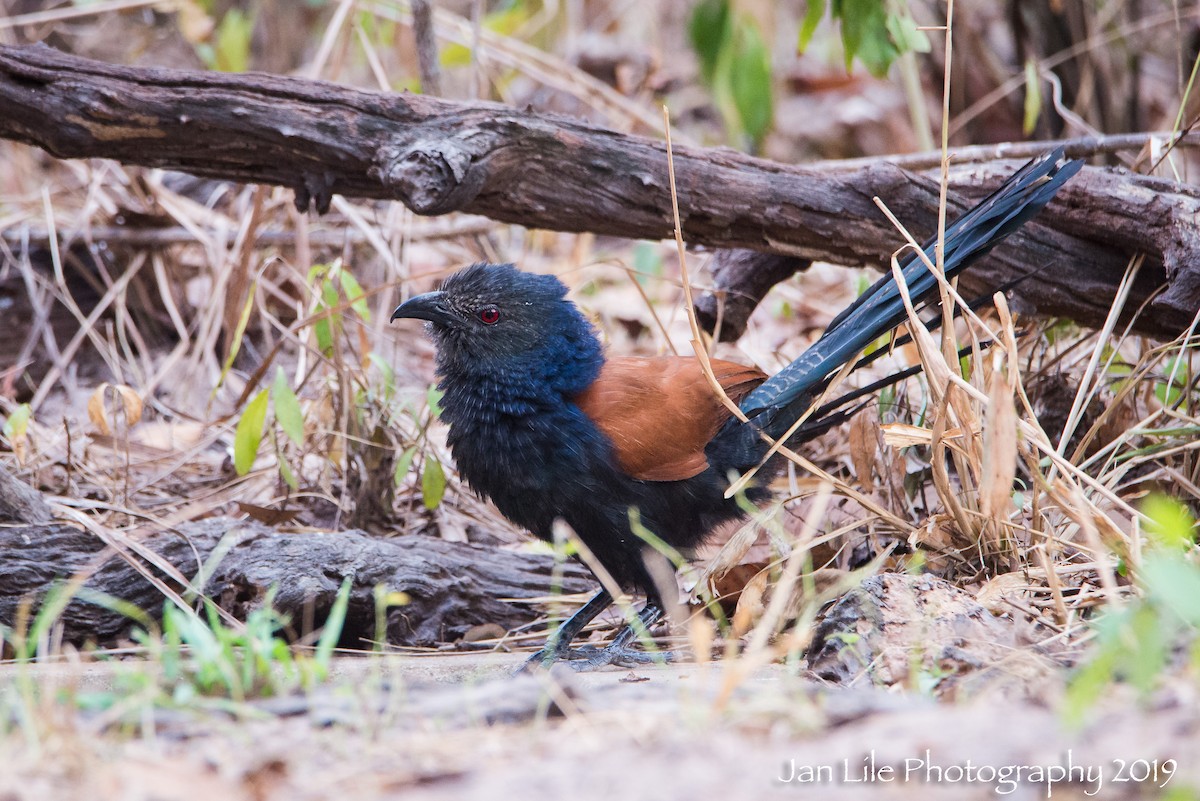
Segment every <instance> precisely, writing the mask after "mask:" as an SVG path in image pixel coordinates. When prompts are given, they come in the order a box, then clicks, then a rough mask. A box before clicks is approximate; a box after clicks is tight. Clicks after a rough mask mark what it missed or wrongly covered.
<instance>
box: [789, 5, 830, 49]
mask: <svg viewBox="0 0 1200 801" xmlns="http://www.w3.org/2000/svg"><path fill="white" fill-rule="evenodd" d="M824 16H825V0H808V8H807V9H806V10H805V12H804V20H803V21H802V22H801V23H800V39H799V41H797V42H796V49H797V50H798V51H799V52H801V53H803V52H804V51H805V49H807V48H808V45H809V43H810V42H811V41H812V37H813V34H814V33H816V31H817V26H818V25H820V24H821V19H822V18H823V17H824Z"/></svg>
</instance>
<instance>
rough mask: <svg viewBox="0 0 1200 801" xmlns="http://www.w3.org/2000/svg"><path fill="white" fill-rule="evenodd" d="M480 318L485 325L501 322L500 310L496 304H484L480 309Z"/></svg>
mask: <svg viewBox="0 0 1200 801" xmlns="http://www.w3.org/2000/svg"><path fill="white" fill-rule="evenodd" d="M479 320H480V322H482V323H483V324H484V325H495V324H496V323H498V322H500V310H499V309H497V308H496V307H495V306H484V307H483V308H482V309H480V310H479Z"/></svg>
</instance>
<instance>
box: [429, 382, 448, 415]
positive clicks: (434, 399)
mask: <svg viewBox="0 0 1200 801" xmlns="http://www.w3.org/2000/svg"><path fill="white" fill-rule="evenodd" d="M445 394H446V393H444V392H442V391H441V390H440V389H438V388H437V385H436V384H433V385H431V386H430V387H429V389H428V391H427V392H426V393H425V402H426V403H428V404H429V413H430V414H432V415H433V416H434V417H441V416H442V396H443V395H445Z"/></svg>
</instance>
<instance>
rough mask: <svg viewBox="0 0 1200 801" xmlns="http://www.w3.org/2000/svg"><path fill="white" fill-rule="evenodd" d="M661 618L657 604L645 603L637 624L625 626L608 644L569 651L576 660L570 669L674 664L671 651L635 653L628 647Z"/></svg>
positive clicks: (661, 610)
mask: <svg viewBox="0 0 1200 801" xmlns="http://www.w3.org/2000/svg"><path fill="white" fill-rule="evenodd" d="M662 619H663V609H662V605H661V603H659V602H658V601H656V600H649V601H647V602H646V605H645V606H643V607H642V611H640V612H638V616H637V622H636V623H633V622H631V623H627V624H626V625H625V628H623V629H621V630H620V631H619V632H617V636H616V637H613V640H612V642H610V643H609V644H608V645H606V646H604V647H603V648H592V647H589V646H585V647H583V648H578V649H576V650H575V651H573V652H572V653H571V655H570V657H569V658H570V659H572V660H576V661H575V662H573V663H572V665H571V667H573V668H575V669H576V670H594V669H596V668H601V667H605V666H607V665H617V666H620V667H634V666H635V665H648V664H653V663H656V662H657V663H659V664H662V663H663V662H674V661H676V659H677V656H676V655H675V654H674V653H672V652H671V651H638V650H635V649H633V648H630V647H629V646H630V644H631V643H633V641H634V640H635V639H637V638H639V637H643V636H645V634H646V632H647V631H649V630H650V627H651V626H653V625H654V624H655V623H657V622H658V621H660V620H662Z"/></svg>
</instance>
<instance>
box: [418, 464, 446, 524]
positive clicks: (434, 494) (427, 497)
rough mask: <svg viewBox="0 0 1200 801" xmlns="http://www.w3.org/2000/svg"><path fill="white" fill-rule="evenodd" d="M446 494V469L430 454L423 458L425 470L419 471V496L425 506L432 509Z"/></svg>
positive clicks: (438, 504)
mask: <svg viewBox="0 0 1200 801" xmlns="http://www.w3.org/2000/svg"><path fill="white" fill-rule="evenodd" d="M445 494H446V471H445V470H443V469H442V463H441V462H439V461H438V460H437V459H434V458H433V457H431V456H427V457H426V458H425V470H424V472H423V473H421V497H422V499H423V500H424V502H425V508H426V509H428V510H430V511H433V510H434V509H436V508H438V506H440V505H441V503H442V497H443V496H444V495H445Z"/></svg>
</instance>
